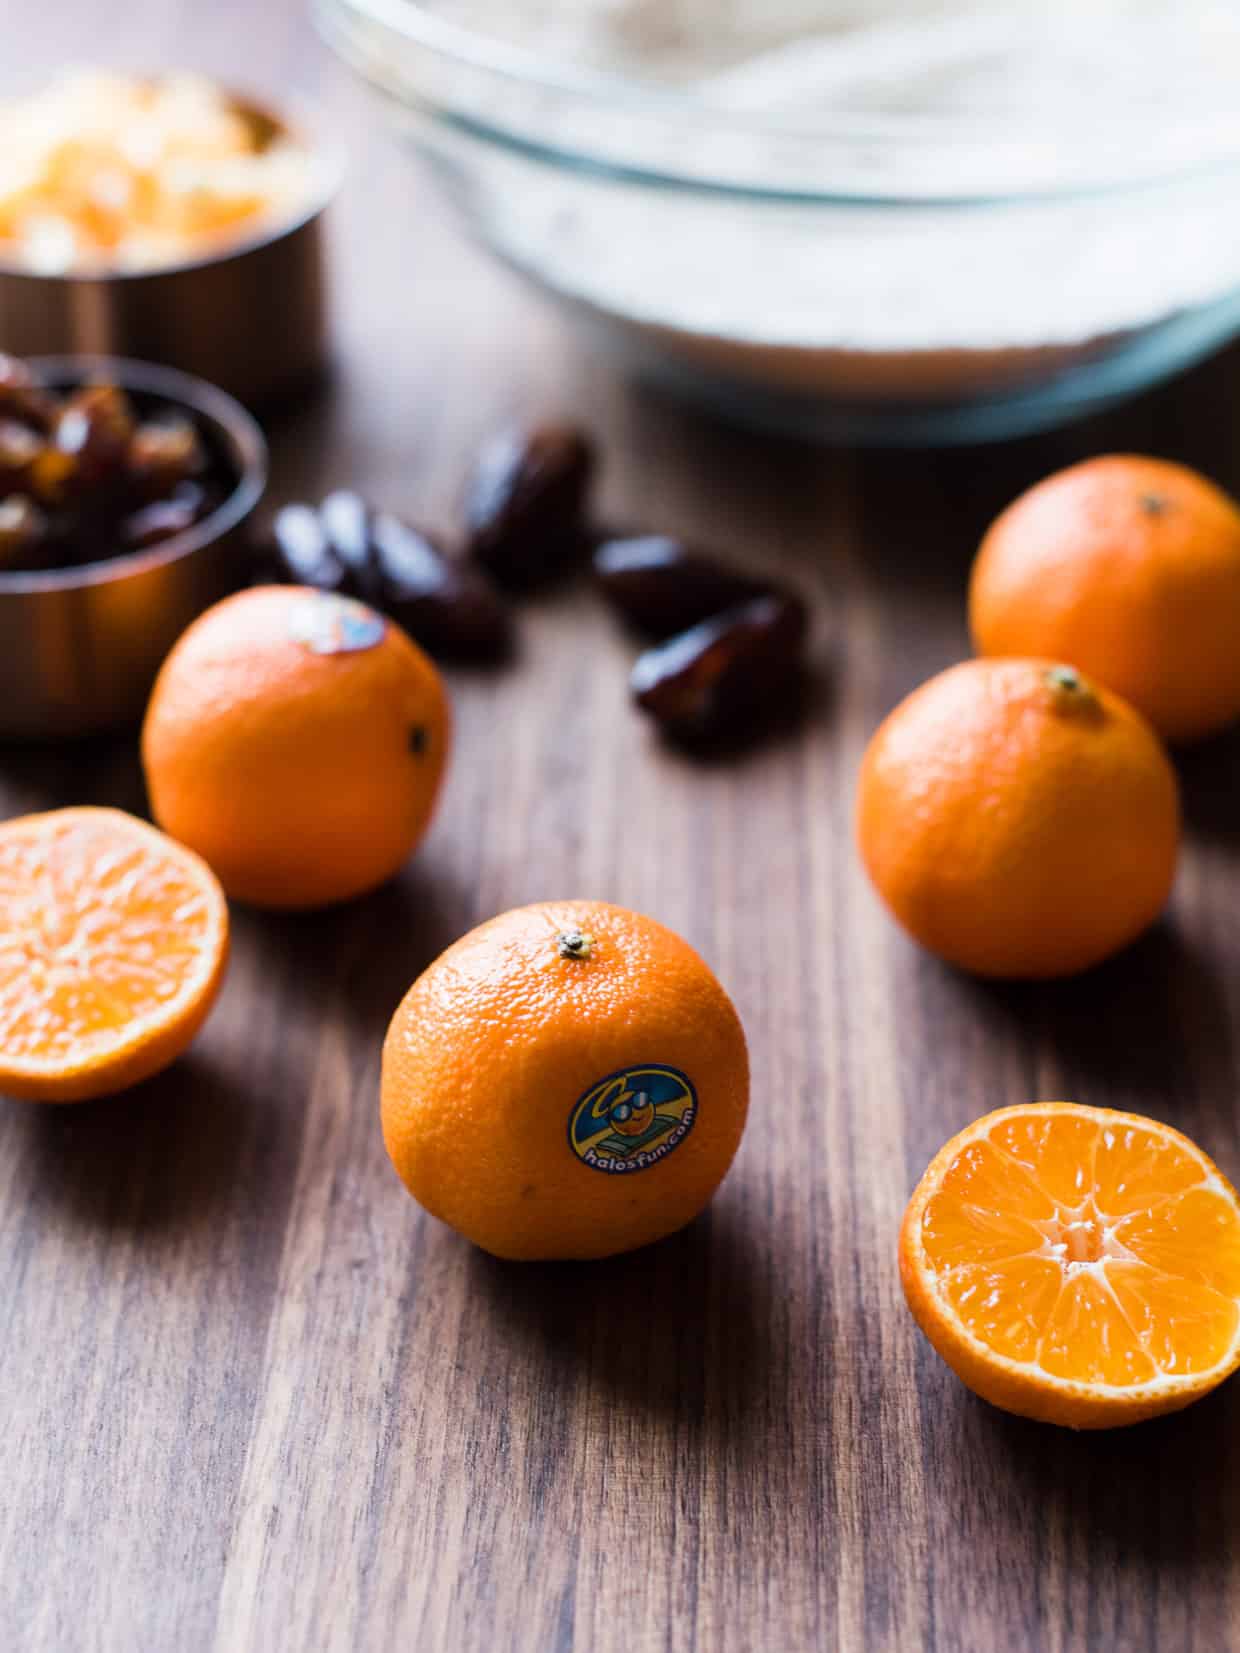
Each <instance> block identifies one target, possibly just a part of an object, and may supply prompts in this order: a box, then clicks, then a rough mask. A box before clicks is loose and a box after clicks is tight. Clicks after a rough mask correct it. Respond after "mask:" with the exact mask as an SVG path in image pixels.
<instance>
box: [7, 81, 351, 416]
mask: <svg viewBox="0 0 1240 1653" xmlns="http://www.w3.org/2000/svg"><path fill="white" fill-rule="evenodd" d="M0 155H3V157H4V161H5V165H4V168H3V174H2V176H0V339H3V341H4V347H5V349H7V350H10V351H13V352H16V353H18V354H20V355H25V356H45V355H60V354H64V353H67V352H71V351H90V352H92V353H95V354H100V355H108V356H126V357H134V358H137V359H140V360H143V361H155V362H163V363H165V364H166V365H167V366H169V367H178V368H180V369H181V370H182V372H185V373H196V374H200V375H204V376H208V377H210V379H211V381H212V383H214V384H217V385H219V386H221V387H222V388H223V389H224V390H227V391H228V392H230V394H232V395H234V396H239V397H240V398H241V399H242V400H243V401H246V402H255V401H266V400H270V399H272V398H275V397H283V396H285V395H288V394H289V393H292V392H295V391H298V390H301V389H303V388H304V387H305V386H306V385H307V384H309V383H311V382H312V381H313V380H314V379H315V378H316V377H318V376H319V374H320V373H321V371H322V370H323V368H324V366H325V364H326V361H327V354H328V327H327V319H328V318H327V299H326V292H325V280H324V269H323V263H324V260H323V236H322V219H323V214H324V212H325V209H326V207H327V205H328V204H329V202H330V200H331V199H332V197H333V196H334V194H335V191H336V187H337V184H338V182H339V178H340V174H341V171H342V167H341V162H340V157H339V156H338V155H336V154H335V153H334V151H333V150H332V148H331V146H330V145H329V144H325V143H323V142H322V141H320V140H319V139H318V138H317V137H312V136H311V135H310V133H309V130H308V128H307V127H303V125H302V124H301V123H300V122H299V121H298V122H294V121H292V120H290V119H289V118H287V117H286V115H285V114H284V113H283V112H282V111H278V110H275V109H272V108H269V107H267V106H266V105H264V104H262V103H259V102H256V101H255V100H253V99H251V98H247V97H243V96H241V95H239V94H237V93H235V92H233V91H231V90H230V89H229V88H227V87H223V86H219V85H217V84H216V83H214V82H213V81H209V80H205V79H203V78H202V77H201V76H197V75H188V74H182V73H175V72H170V73H167V74H163V75H159V76H153V77H148V76H142V75H133V74H124V73H116V72H109V71H104V70H98V69H93V70H92V69H84V70H75V71H69V72H66V73H64V74H62V75H61V76H59V77H58V78H57V79H55V80H53V81H52V82H51V83H50V84H48V85H46V86H43V87H41V88H39V89H37V90H34V91H31V92H29V93H27V94H26V95H24V96H21V97H18V98H14V99H10V100H7V101H4V102H0Z"/></svg>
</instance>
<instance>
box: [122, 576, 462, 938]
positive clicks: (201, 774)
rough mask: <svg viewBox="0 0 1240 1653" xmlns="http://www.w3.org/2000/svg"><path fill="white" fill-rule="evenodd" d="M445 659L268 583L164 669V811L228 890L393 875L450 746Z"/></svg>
mask: <svg viewBox="0 0 1240 1653" xmlns="http://www.w3.org/2000/svg"><path fill="white" fill-rule="evenodd" d="M448 740H449V712H448V701H447V695H446V693H445V690H444V687H443V683H442V681H441V679H440V676H439V673H438V672H437V671H436V669H435V667H434V666H433V665H432V664H431V662H430V661H429V660H428V659H427V657H426V656H425V655H424V654H423V653H422V651H421V649H419V648H418V647H417V645H416V644H415V643H414V642H412V641H411V640H410V638H408V637H407V636H406V635H405V633H404V632H403V631H402V630H401V629H400V628H399V626H396V625H394V624H393V623H392V622H391V621H390V620H387V619H384V618H383V617H382V616H381V615H379V614H376V613H375V612H374V611H373V610H372V609H369V608H366V607H364V606H363V605H362V604H361V603H355V602H352V601H350V600H348V599H346V598H340V597H334V596H328V595H326V594H324V593H321V592H315V591H309V590H307V589H305V588H302V587H296V586H262V587H258V588H255V589H253V590H250V591H242V592H238V593H237V595H236V596H233V597H228V598H226V599H225V600H224V601H223V602H222V603H217V604H216V606H215V607H214V608H212V609H210V610H208V612H207V613H206V614H204V615H202V616H201V618H200V619H198V620H196V621H195V622H194V624H193V625H192V626H190V628H189V630H188V631H186V632H185V633H184V634H183V636H182V637H181V638H180V640H179V641H178V642H177V644H176V646H175V647H174V649H173V650H172V653H171V654H170V655H169V656H168V658H167V660H166V661H165V662H164V666H163V668H162V670H161V671H160V674H159V677H158V679H157V680H156V683H155V688H154V691H153V692H152V695H151V701H150V705H149V707H148V709H147V714H146V722H145V725H144V727H143V730H142V761H143V766H144V768H145V771H146V782H147V789H148V791H149V793H150V799H151V808H152V810H153V812H154V815H155V818H156V820H157V821H158V822H159V824H160V825H161V826H162V827H163V828H164V829H165V831H167V832H169V833H171V835H172V836H173V837H174V838H177V839H179V840H180V841H181V842H182V843H184V844H188V845H189V846H190V848H192V849H194V850H197V852H198V853H199V854H200V855H201V856H202V857H203V859H204V860H205V861H207V862H208V864H209V865H210V866H211V867H212V868H213V869H214V870H215V872H216V874H217V876H218V877H219V879H220V882H221V883H222V884H223V886H224V888H225V890H226V891H227V892H228V894H229V895H230V896H233V897H235V898H236V899H237V900H239V901H248V902H252V903H253V904H254V905H256V906H260V907H318V906H325V905H327V904H329V903H332V902H337V901H344V900H347V899H349V898H350V897H352V896H355V895H359V894H361V893H362V892H363V891H365V890H369V889H372V888H374V887H375V886H376V885H378V884H382V883H383V882H384V881H385V880H386V879H388V878H390V877H391V876H392V874H393V873H395V872H396V871H397V870H398V868H399V867H400V866H401V864H402V863H403V862H404V860H405V859H406V857H407V856H408V855H409V853H410V851H411V850H412V849H413V848H414V846H415V845H416V844H417V842H418V840H419V839H420V838H421V837H422V834H423V833H424V832H425V830H426V827H427V825H428V823H429V821H430V817H431V812H432V809H433V807H434V804H435V799H436V795H437V793H438V791H439V784H440V780H441V778H442V775H443V770H444V763H445V759H446V757H447V751H448Z"/></svg>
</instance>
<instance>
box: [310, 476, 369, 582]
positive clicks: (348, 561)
mask: <svg viewBox="0 0 1240 1653" xmlns="http://www.w3.org/2000/svg"><path fill="white" fill-rule="evenodd" d="M371 516H372V513H371V510H370V507H369V506H368V505H367V503H366V501H365V500H364V499H363V498H362V497H361V495H360V494H356V493H354V492H353V490H352V488H337V489H336V490H335V492H333V493H330V494H328V495H327V497H326V498H325V499H324V500H323V502H322V504H321V505H320V506H319V520H320V521H321V522H322V524H323V531H324V533H325V534H326V535H327V543H328V545H329V546H330V547H331V550H332V554H333V555H334V556H335V557H336V559H337V560H338V561H339V563H340V564H341V566H342V567H343V568H344V571H345V583H346V585H347V587H348V589H349V591H350V592H351V593H352V594H353V596H355V597H360V598H361V599H362V601H363V602H367V603H371V604H373V605H374V606H375V607H378V606H379V604H380V601H381V597H382V593H381V591H380V582H379V570H378V568H377V566H376V564H375V555H374V545H373V543H372V541H371V533H370V529H371Z"/></svg>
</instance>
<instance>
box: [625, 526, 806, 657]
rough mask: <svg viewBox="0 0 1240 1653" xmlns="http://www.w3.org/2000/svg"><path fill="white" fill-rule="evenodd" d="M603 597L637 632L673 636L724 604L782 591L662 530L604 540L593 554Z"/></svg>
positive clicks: (719, 608)
mask: <svg viewBox="0 0 1240 1653" xmlns="http://www.w3.org/2000/svg"><path fill="white" fill-rule="evenodd" d="M594 574H595V578H596V579H597V581H598V585H599V589H600V591H601V592H602V594H603V596H604V597H605V598H606V599H607V601H608V602H609V603H610V604H611V606H612V607H613V608H614V609H615V610H616V611H617V613H618V614H619V615H620V616H621V617H622V618H623V619H624V620H627V621H628V623H629V624H630V625H631V626H634V627H636V629H637V630H638V631H644V632H646V633H648V635H649V636H651V637H671V636H672V635H674V633H676V632H678V631H685V630H686V629H687V628H688V627H689V626H696V625H697V624H698V623H699V622H700V621H702V620H709V619H710V617H711V615H713V614H719V613H721V612H722V611H723V610H724V609H725V608H735V607H736V606H737V605H738V604H739V603H749V602H753V601H754V600H755V598H758V597H773V596H778V595H782V594H783V592H782V588H781V587H780V586H778V585H777V584H776V583H775V582H774V581H771V580H758V579H754V578H753V577H751V576H750V575H748V574H740V573H737V572H736V571H735V570H734V569H731V568H728V567H727V566H726V565H725V564H724V563H721V562H717V561H716V560H715V559H714V558H713V557H706V556H703V555H702V554H701V553H699V552H696V551H690V550H689V549H688V547H687V546H685V545H683V544H682V543H681V541H680V540H677V539H671V538H669V537H667V536H666V535H663V534H645V535H642V536H641V537H639V538H634V539H614V540H606V541H604V543H603V544H602V545H600V546H599V547H598V549H597V550H596V551H595V553H594Z"/></svg>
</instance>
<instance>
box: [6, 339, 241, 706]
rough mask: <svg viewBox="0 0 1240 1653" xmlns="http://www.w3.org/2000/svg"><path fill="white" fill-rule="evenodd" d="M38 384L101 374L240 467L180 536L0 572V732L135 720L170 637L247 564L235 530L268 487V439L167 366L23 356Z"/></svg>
mask: <svg viewBox="0 0 1240 1653" xmlns="http://www.w3.org/2000/svg"><path fill="white" fill-rule="evenodd" d="M29 365H30V368H31V370H32V372H33V373H34V374H35V375H36V377H37V378H38V379H39V380H40V382H41V383H43V384H45V385H47V386H48V387H49V388H50V389H69V388H71V387H74V386H77V385H79V384H82V383H84V382H86V381H87V380H90V379H99V380H106V381H108V382H110V383H113V384H117V385H119V386H120V387H121V388H122V389H123V390H128V391H132V392H135V393H136V394H138V395H139V396H144V397H146V396H149V397H153V398H155V399H157V400H158V401H160V402H167V403H169V404H170V405H171V406H173V407H180V408H184V409H186V410H187V411H188V412H190V413H191V414H192V415H193V416H194V418H195V419H196V420H197V422H198V423H199V424H200V425H201V426H204V427H206V429H207V430H208V431H209V433H210V434H211V436H212V437H213V438H214V441H215V443H216V444H217V445H218V447H219V448H220V450H221V451H222V452H223V453H224V454H226V455H227V457H228V459H229V461H230V463H231V465H232V467H233V468H234V470H235V472H236V475H237V485H236V487H235V488H234V489H233V491H232V493H231V494H230V495H229V496H228V498H227V499H226V500H225V501H224V503H223V504H222V505H220V506H219V507H218V508H217V509H216V510H214V511H212V512H211V514H210V515H209V516H206V517H204V518H203V519H202V521H201V522H197V523H195V524H194V526H193V527H192V528H189V529H187V530H186V531H185V533H183V534H176V535H174V536H173V537H172V538H171V539H168V540H165V541H164V542H163V544H162V545H157V546H154V547H152V548H151V549H150V550H148V551H135V552H131V553H128V554H126V555H123V556H118V557H113V558H109V559H108V560H107V561H104V562H95V563H87V564H84V565H83V566H82V567H80V568H58V569H50V570H48V571H46V572H40V573H29V574H27V573H3V572H0V735H3V736H10V737H20V738H24V739H31V738H40V737H48V736H66V735H84V734H92V733H95V732H97V731H99V730H101V729H107V728H113V727H116V726H118V725H121V724H125V723H131V722H134V721H136V720H137V719H138V718H139V717H140V716H141V715H142V711H143V708H144V706H145V704H146V697H147V694H148V693H149V691H150V687H151V684H152V682H153V681H154V679H155V673H156V672H157V671H158V670H159V667H160V665H161V663H162V661H163V659H164V656H165V655H166V654H167V653H168V650H169V649H170V648H171V647H172V645H173V643H175V642H176V640H177V638H178V637H179V636H180V635H181V633H182V632H183V631H184V630H185V627H186V626H187V625H189V623H190V621H191V620H193V619H195V618H196V617H197V616H198V615H199V614H201V613H202V611H203V610H204V609H205V608H209V607H210V606H211V604H212V603H214V602H216V601H217V600H218V599H219V598H220V597H223V596H225V595H226V594H227V593H228V592H229V591H230V590H232V589H233V588H234V587H235V586H236V585H237V583H238V581H239V579H240V578H241V575H242V574H243V572H244V567H245V558H244V545H243V529H244V525H245V522H246V520H247V518H248V517H249V516H250V515H251V513H252V512H253V510H254V508H255V506H256V505H257V504H258V502H259V500H260V499H261V498H262V494H263V490H264V488H265V487H266V484H267V444H266V442H265V441H264V440H263V434H262V432H261V431H260V430H259V428H258V425H257V424H256V423H255V421H254V420H253V419H252V418H251V417H250V415H249V414H248V413H247V412H246V410H245V409H244V408H243V407H242V406H241V405H240V404H239V403H238V402H236V401H234V400H233V398H232V397H231V396H227V395H225V394H224V392H223V391H221V390H218V389H217V388H216V387H215V386H214V385H210V384H205V383H204V382H203V381H202V380H200V379H193V378H190V377H189V376H188V375H187V374H184V373H180V372H177V371H176V370H175V369H173V368H167V367H154V366H152V365H150V364H149V363H147V362H133V361H124V360H120V359H117V358H115V357H107V356H60V357H48V358H45V359H43V360H36V361H32V362H30V364H29Z"/></svg>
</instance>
